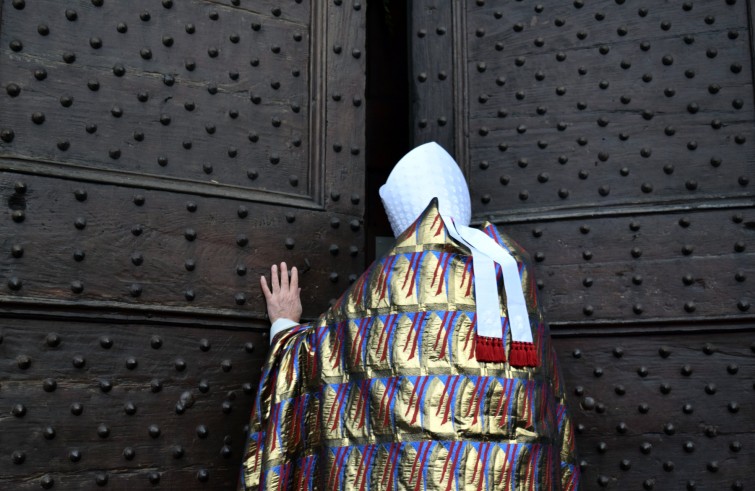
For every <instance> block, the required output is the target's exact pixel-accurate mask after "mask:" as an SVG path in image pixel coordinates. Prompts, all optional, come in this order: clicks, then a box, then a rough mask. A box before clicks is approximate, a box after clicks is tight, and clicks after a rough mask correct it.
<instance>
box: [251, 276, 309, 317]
mask: <svg viewBox="0 0 755 491" xmlns="http://www.w3.org/2000/svg"><path fill="white" fill-rule="evenodd" d="M270 282H271V283H272V291H271V290H270V288H269V287H268V286H267V279H266V278H265V276H264V275H263V276H261V277H260V286H261V287H262V293H264V294H265V303H266V304H267V315H268V317H269V318H270V322H271V323H273V322H275V321H276V320H278V319H280V318H286V319H291V320H292V321H294V322H297V323H298V322H299V320H300V319H301V311H302V309H301V297H300V294H301V288H299V273H298V271H297V270H296V266H294V267H293V268H291V276H290V278H289V274H288V268H287V267H286V263H284V262H283V263H281V265H280V279H279V278H278V266H277V265H275V264H273V266H272V267H271V268H270Z"/></svg>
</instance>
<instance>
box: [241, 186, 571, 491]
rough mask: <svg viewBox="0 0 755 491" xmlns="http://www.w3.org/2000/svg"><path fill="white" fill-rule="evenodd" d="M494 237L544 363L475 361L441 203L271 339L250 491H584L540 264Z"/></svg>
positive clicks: (255, 424)
mask: <svg viewBox="0 0 755 491" xmlns="http://www.w3.org/2000/svg"><path fill="white" fill-rule="evenodd" d="M484 231H485V232H486V233H487V234H488V235H489V236H490V237H492V238H493V239H495V240H496V241H497V242H498V243H499V244H501V245H502V246H503V247H505V248H506V249H507V250H508V251H509V252H510V253H511V254H512V256H513V257H514V258H515V259H516V260H517V262H518V264H519V270H520V276H521V279H522V287H523V289H524V292H525V296H526V300H527V307H528V312H529V314H530V324H531V325H532V326H533V339H534V342H535V346H536V348H537V353H538V356H539V357H540V360H539V361H540V366H539V367H528V368H521V369H519V368H513V367H511V366H510V365H509V364H508V363H484V362H478V361H477V360H476V359H475V353H474V344H475V343H474V342H472V341H473V339H474V333H475V314H474V312H475V304H474V296H473V294H474V290H473V288H474V287H473V284H474V283H473V281H472V264H471V262H472V261H471V256H470V255H469V251H468V250H467V249H466V248H464V247H463V246H461V245H459V244H457V243H455V242H454V241H453V240H452V239H451V238H450V237H449V236H448V235H447V233H446V229H445V225H444V223H443V221H442V219H441V217H440V215H439V213H438V209H437V201H436V200H433V202H432V203H431V204H430V205H429V206H428V208H427V209H426V210H425V211H424V212H423V213H422V215H421V216H420V217H419V218H418V219H417V221H416V222H415V223H414V225H412V226H411V227H409V229H408V230H406V231H405V232H404V233H403V234H402V235H401V236H400V237H399V238H398V239H397V241H396V244H395V246H394V247H393V249H392V250H391V251H390V252H389V253H388V254H387V255H386V256H385V257H383V258H381V259H379V260H377V261H375V262H374V263H373V264H372V265H371V266H370V267H369V268H368V270H367V271H366V272H365V273H364V274H363V275H362V276H361V277H360V278H359V279H358V280H357V281H356V282H354V283H353V284H352V285H351V287H350V288H349V289H348V290H347V291H346V292H345V293H344V294H343V296H342V297H341V298H340V299H338V301H337V302H336V303H335V304H334V305H333V306H332V307H331V308H330V309H329V310H328V311H327V312H326V313H325V314H323V315H322V316H321V317H320V318H319V319H318V320H317V321H316V322H315V323H314V324H312V325H300V326H296V327H294V328H292V329H290V330H288V331H285V332H282V333H280V334H278V335H277V336H276V338H275V339H274V342H273V344H272V347H271V351H270V355H269V358H268V361H267V363H266V365H265V367H264V370H263V374H262V380H261V382H260V387H259V391H258V396H257V401H256V404H255V406H254V408H253V411H252V417H251V423H250V427H249V428H250V429H249V437H248V442H247V448H246V452H245V455H244V460H243V464H242V472H241V478H240V483H239V489H240V490H244V489H261V490H284V489H296V490H300V489H307V490H309V489H319V490H326V491H329V490H359V491H378V490H411V491H425V490H441V491H452V490H453V491H473V490H474V491H482V490H491V491H492V490H527V491H531V490H558V489H563V490H574V489H577V488H578V485H579V466H578V465H577V464H576V455H575V448H574V434H573V430H572V426H571V421H570V419H569V416H568V413H567V408H566V407H565V405H564V404H565V398H564V387H563V386H562V383H561V378H560V376H559V371H558V367H557V364H556V358H555V355H554V352H553V350H552V348H551V343H550V335H549V333H548V328H547V326H546V324H545V323H544V322H543V319H542V314H541V312H540V309H539V307H538V304H537V296H536V287H535V282H534V279H533V277H532V274H531V269H530V266H529V265H528V264H529V258H528V256H527V254H526V252H525V251H524V250H523V249H522V248H521V247H520V246H519V245H518V244H516V243H515V242H514V241H512V240H511V239H509V238H508V237H506V236H505V235H503V234H500V233H499V232H498V231H497V230H496V228H495V227H494V226H493V225H490V224H486V225H485V226H484ZM501 277H502V275H501V274H500V271H499V291H500V292H503V288H502V284H501V281H502V280H501ZM503 295H504V294H503V293H501V297H502V298H501V316H502V326H503V329H504V330H505V334H506V336H505V339H506V340H507V349H508V345H509V344H510V335H509V333H508V326H507V322H506V310H505V305H506V304H505V297H504V296H503Z"/></svg>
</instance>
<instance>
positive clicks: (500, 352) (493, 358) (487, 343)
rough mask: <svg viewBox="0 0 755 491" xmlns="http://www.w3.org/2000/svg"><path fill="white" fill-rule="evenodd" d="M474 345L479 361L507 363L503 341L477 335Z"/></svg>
mask: <svg viewBox="0 0 755 491" xmlns="http://www.w3.org/2000/svg"><path fill="white" fill-rule="evenodd" d="M474 344H475V358H477V361H486V362H491V363H504V362H505V361H506V350H505V348H504V347H503V340H502V339H500V338H491V337H487V336H478V335H477V334H475V337H474Z"/></svg>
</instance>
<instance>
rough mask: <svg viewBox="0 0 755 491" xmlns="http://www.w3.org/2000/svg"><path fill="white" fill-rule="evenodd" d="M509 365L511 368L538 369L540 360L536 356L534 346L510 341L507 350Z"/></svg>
mask: <svg viewBox="0 0 755 491" xmlns="http://www.w3.org/2000/svg"><path fill="white" fill-rule="evenodd" d="M509 365H511V366H512V367H539V366H540V359H539V358H538V356H537V350H535V344H534V343H524V342H521V341H512V342H511V349H510V350H509Z"/></svg>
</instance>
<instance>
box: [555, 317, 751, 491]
mask: <svg viewBox="0 0 755 491" xmlns="http://www.w3.org/2000/svg"><path fill="white" fill-rule="evenodd" d="M554 344H555V346H556V349H557V351H558V355H559V359H560V360H561V365H562V368H563V372H564V377H565V379H566V380H567V384H568V386H569V387H570V393H569V403H570V404H569V407H570V409H571V410H572V411H573V416H574V421H575V424H576V428H577V445H578V450H579V452H580V455H581V456H582V458H583V473H584V474H583V483H584V489H604V488H608V489H745V486H746V485H747V482H748V479H749V478H750V477H751V474H752V465H751V460H752V448H753V445H755V437H754V436H753V434H752V431H750V429H751V428H752V421H753V414H752V411H751V410H750V408H751V407H752V405H753V404H755V335H754V334H753V332H752V331H750V332H747V333H738V334H734V333H724V334H715V333H701V334H687V335H684V336H662V335H645V336H617V337H592V336H584V337H580V338H561V339H556V340H555V341H554ZM689 482H693V483H694V484H693V485H692V486H693V487H691V488H690V487H688V486H690V485H689V484H688V483H689Z"/></svg>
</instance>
